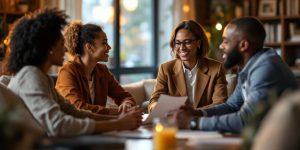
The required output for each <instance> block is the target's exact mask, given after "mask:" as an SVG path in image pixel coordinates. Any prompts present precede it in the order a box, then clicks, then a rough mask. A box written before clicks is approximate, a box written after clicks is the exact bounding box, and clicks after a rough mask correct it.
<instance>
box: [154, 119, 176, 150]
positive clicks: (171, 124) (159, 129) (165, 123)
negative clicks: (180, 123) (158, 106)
mask: <svg viewBox="0 0 300 150" xmlns="http://www.w3.org/2000/svg"><path fill="white" fill-rule="evenodd" d="M153 122H154V127H153V133H154V134H153V135H154V136H153V141H154V149H155V150H168V149H174V148H175V147H176V132H177V125H176V121H175V120H170V119H161V118H154V120H153Z"/></svg>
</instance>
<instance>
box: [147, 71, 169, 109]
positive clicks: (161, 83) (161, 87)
mask: <svg viewBox="0 0 300 150" xmlns="http://www.w3.org/2000/svg"><path fill="white" fill-rule="evenodd" d="M167 93H168V79H167V76H166V75H165V73H164V70H163V65H160V67H159V70H158V74H157V78H156V84H155V86H154V90H153V92H152V94H151V98H150V101H149V105H148V111H149V112H150V111H152V110H153V108H154V107H155V106H156V103H157V100H158V98H159V96H160V95H161V94H167Z"/></svg>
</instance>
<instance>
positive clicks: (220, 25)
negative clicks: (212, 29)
mask: <svg viewBox="0 0 300 150" xmlns="http://www.w3.org/2000/svg"><path fill="white" fill-rule="evenodd" d="M222 28H223V26H222V24H221V23H219V22H218V23H217V24H216V29H217V30H219V31H221V30H222Z"/></svg>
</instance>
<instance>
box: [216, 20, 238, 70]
mask: <svg viewBox="0 0 300 150" xmlns="http://www.w3.org/2000/svg"><path fill="white" fill-rule="evenodd" d="M222 37H223V41H222V43H221V44H220V46H219V48H220V50H221V52H222V53H223V54H222V58H223V59H224V66H225V68H226V69H230V68H231V67H233V66H235V65H238V64H240V63H241V62H242V60H243V56H242V54H241V52H240V50H239V49H240V47H239V43H240V41H241V40H240V37H241V36H240V35H239V34H238V32H236V26H235V25H232V24H229V25H227V26H226V27H225V29H224V32H223V35H222Z"/></svg>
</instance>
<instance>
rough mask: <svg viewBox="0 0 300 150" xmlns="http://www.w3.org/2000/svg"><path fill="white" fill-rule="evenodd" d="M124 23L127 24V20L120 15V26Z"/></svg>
mask: <svg viewBox="0 0 300 150" xmlns="http://www.w3.org/2000/svg"><path fill="white" fill-rule="evenodd" d="M126 23H127V19H126V18H125V17H124V16H123V15H121V16H120V25H121V26H124V25H125V24H126Z"/></svg>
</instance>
